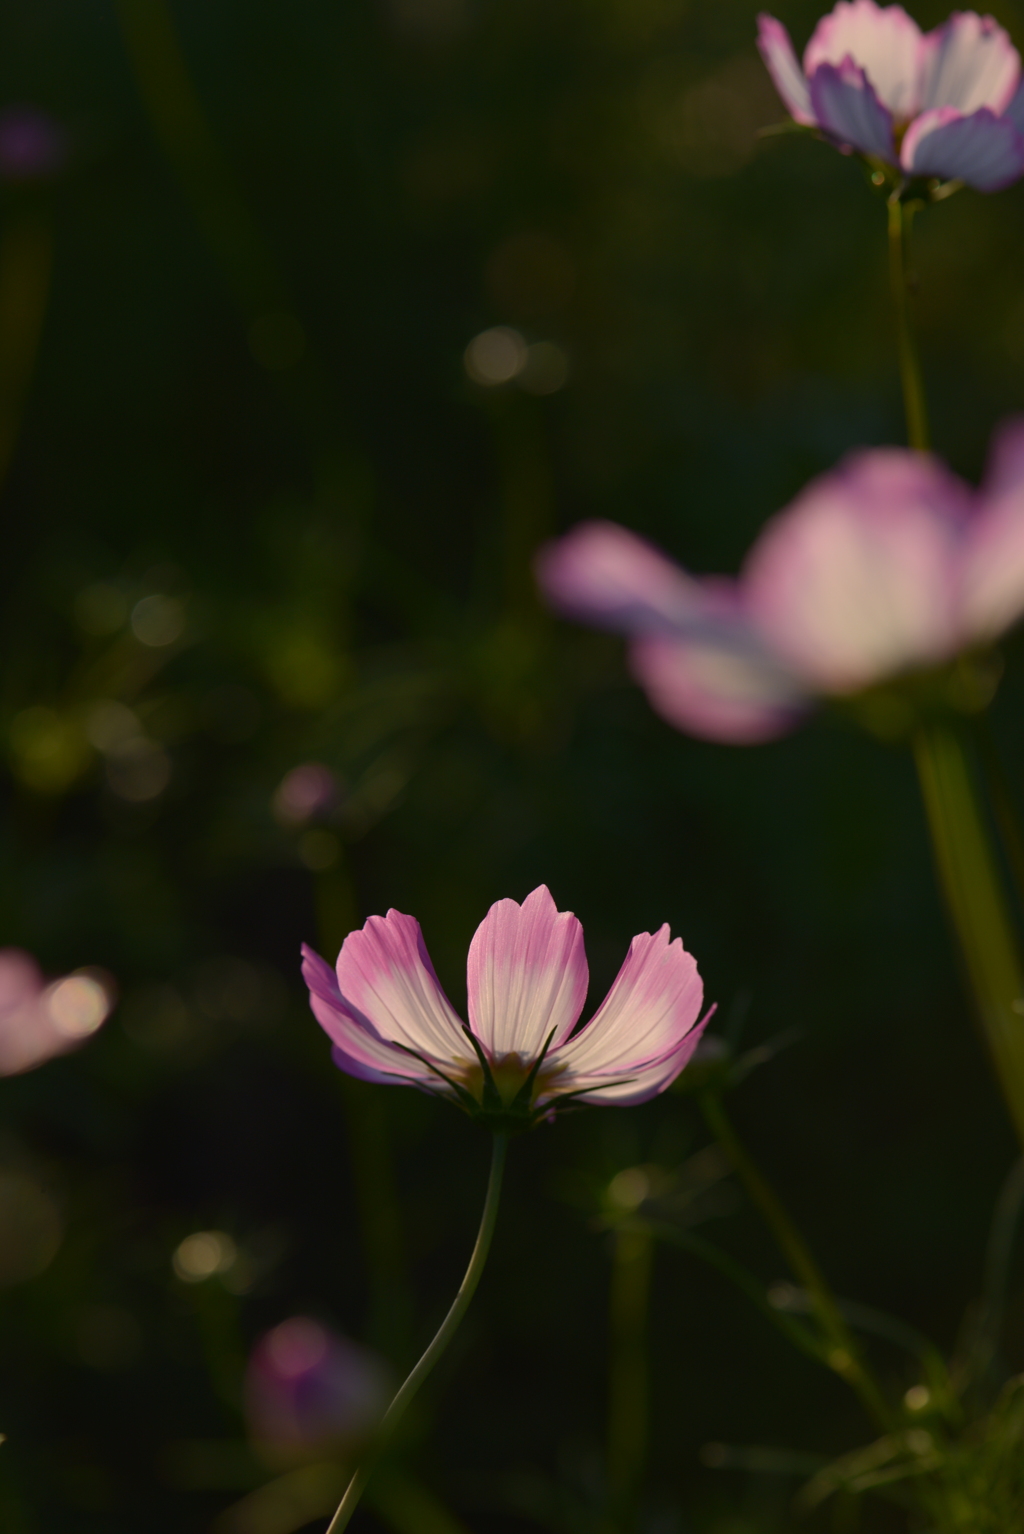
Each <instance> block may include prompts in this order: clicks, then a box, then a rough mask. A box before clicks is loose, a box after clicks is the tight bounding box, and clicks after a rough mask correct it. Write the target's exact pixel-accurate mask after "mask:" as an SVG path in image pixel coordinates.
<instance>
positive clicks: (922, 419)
mask: <svg viewBox="0 0 1024 1534" xmlns="http://www.w3.org/2000/svg"><path fill="white" fill-rule="evenodd" d="M913 218H914V204H913V203H905V202H901V201H900V199H899V196H898V195H897V193H895V192H894V193H893V195H892V196H891V197H890V198H889V285H890V287H891V289H892V302H893V309H894V311H895V315H896V340H897V344H898V346H899V355H900V380H901V382H902V384H903V405H904V409H905V411H906V416H907V441H908V442H909V443H910V446H911V447H913V448H917V450H918V451H919V452H921V453H926V452H927V451H928V449H929V447H930V445H931V439H930V435H929V431H928V406H927V403H926V401H925V394H924V381H923V379H922V377H921V364H920V362H919V360H918V356H917V346H916V344H915V342H914V332H913V329H912V327H911V323H910V292H909V281H908V279H909V255H910V226H911V224H912V222H913Z"/></svg>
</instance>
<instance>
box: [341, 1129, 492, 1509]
mask: <svg viewBox="0 0 1024 1534" xmlns="http://www.w3.org/2000/svg"><path fill="white" fill-rule="evenodd" d="M507 1146H508V1140H507V1137H506V1136H505V1135H495V1136H494V1144H493V1147H492V1150H491V1172H490V1177H489V1178H488V1181H487V1196H486V1198H485V1199H484V1210H483V1214H482V1215H481V1217H480V1229H479V1230H478V1231H477V1236H476V1245H475V1246H474V1247H473V1255H472V1256H471V1257H470V1259H469V1267H468V1268H467V1269H466V1276H465V1278H464V1279H463V1280H462V1283H461V1284H460V1285H459V1292H458V1294H457V1295H456V1296H455V1299H454V1300H453V1302H452V1307H451V1309H450V1310H449V1312H448V1314H447V1315H446V1316H445V1318H444V1320H443V1321H442V1322H441V1325H440V1328H439V1329H438V1332H437V1335H436V1336H435V1338H434V1340H433V1342H431V1344H430V1346H429V1347H428V1348H427V1351H426V1352H425V1353H424V1354H423V1357H422V1358H421V1359H420V1361H419V1363H418V1364H417V1365H416V1367H415V1368H414V1369H413V1371H412V1373H411V1374H410V1375H409V1377H408V1379H407V1380H406V1381H405V1383H404V1384H403V1385H402V1387H401V1388H400V1390H399V1391H398V1394H397V1395H396V1396H395V1398H394V1400H393V1401H392V1403H391V1405H390V1406H389V1407H388V1409H387V1411H386V1413H385V1415H384V1420H383V1422H382V1423H381V1425H380V1427H379V1429H378V1431H377V1435H376V1437H375V1439H374V1442H373V1444H372V1445H371V1447H370V1449H369V1450H368V1452H367V1454H366V1456H365V1458H364V1459H363V1462H362V1464H361V1465H360V1466H359V1468H358V1470H357V1471H356V1473H355V1475H354V1476H353V1477H352V1479H351V1481H350V1482H349V1483H348V1489H347V1491H346V1492H345V1495H344V1496H343V1497H342V1499H341V1506H340V1507H339V1508H338V1511H337V1512H336V1513H335V1515H334V1517H333V1518H332V1519H331V1521H330V1523H329V1525H328V1527H327V1530H326V1534H341V1530H342V1529H346V1528H348V1524H349V1520H350V1518H351V1517H352V1514H353V1513H354V1512H355V1510H356V1507H357V1506H358V1504H359V1499H360V1497H361V1496H362V1495H363V1492H364V1491H365V1490H366V1485H367V1482H368V1481H369V1479H370V1476H371V1475H372V1474H373V1470H374V1467H375V1465H376V1463H377V1460H378V1459H379V1458H380V1455H381V1453H382V1452H383V1450H384V1448H385V1447H386V1445H387V1443H388V1442H389V1440H390V1438H391V1436H392V1434H393V1433H394V1431H395V1429H396V1427H397V1426H398V1424H399V1422H401V1420H402V1417H403V1416H404V1415H405V1410H406V1407H407V1406H408V1405H409V1402H410V1401H411V1400H412V1398H413V1396H414V1395H415V1394H416V1392H417V1390H419V1388H420V1386H421V1385H422V1384H423V1381H424V1380H425V1379H426V1377H427V1375H428V1374H429V1373H430V1371H431V1369H432V1368H433V1367H434V1365H435V1364H436V1363H437V1360H438V1359H439V1358H440V1357H441V1354H442V1353H443V1352H444V1350H445V1348H446V1347H447V1346H448V1344H449V1342H451V1340H452V1338H453V1337H454V1335H455V1333H456V1331H457V1330H458V1328H459V1323H460V1321H461V1320H462V1318H463V1316H464V1315H465V1314H466V1311H467V1310H468V1309H469V1302H470V1300H471V1299H472V1298H473V1295H474V1294H475V1292H476V1287H477V1284H479V1282H480V1275H481V1274H482V1273H483V1271H484V1264H485V1263H486V1261H487V1253H488V1252H489V1250H490V1246H491V1237H492V1236H493V1235H494V1226H495V1223H496V1221H497V1218H498V1200H499V1198H500V1196H501V1178H502V1173H503V1172H504V1170H505V1151H506V1149H507Z"/></svg>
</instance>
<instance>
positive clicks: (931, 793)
mask: <svg viewBox="0 0 1024 1534" xmlns="http://www.w3.org/2000/svg"><path fill="white" fill-rule="evenodd" d="M914 756H915V759H916V761H917V772H918V777H919V779H920V782H921V793H922V796H923V798H924V804H925V810H926V812H927V815H928V828H929V830H930V832H931V838H932V847H933V850H934V853H935V863H936V868H937V871H938V875H939V883H940V885H941V887H942V892H943V895H944V896H945V900H946V907H947V910H948V911H949V915H950V919H951V921H952V924H953V927H954V929H955V931H956V935H957V938H958V939H959V942H960V949H961V952H962V954H963V959H964V965H965V967H966V970H967V975H968V978H969V980H970V983H971V988H972V990H973V991H974V998H975V1002H976V1004H977V1008H978V1016H979V1020H980V1022H981V1026H982V1030H983V1032H984V1034H985V1039H986V1042H987V1044H988V1047H989V1052H990V1054H991V1056H992V1062H993V1064H994V1066H995V1069H996V1075H997V1076H998V1078H999V1084H1000V1086H1001V1087H1002V1089H1003V1096H1004V1097H1005V1098H1006V1102H1007V1105H1008V1107H1009V1109H1010V1115H1011V1117H1012V1119H1013V1122H1014V1125H1015V1127H1016V1130H1017V1134H1018V1136H1019V1137H1020V1140H1021V1143H1022V1144H1024V973H1022V969H1021V963H1020V959H1019V957H1018V951H1017V937H1016V933H1015V932H1014V929H1013V922H1012V920H1011V917H1010V913H1009V911H1008V909H1007V902H1006V893H1005V890H1004V887H1003V879H1002V876H1001V873H1000V870H999V866H998V864H997V862H996V859H995V856H994V854H993V851H992V845H991V837H990V834H989V829H988V826H987V824H986V820H985V813H984V808H983V805H982V802H981V794H980V790H979V787H978V784H977V782H976V780H975V775H974V772H973V770H972V764H971V762H970V759H969V758H968V756H967V753H966V752H965V750H964V747H963V744H962V742H961V740H960V737H959V735H958V734H957V733H956V731H955V730H954V729H952V728H951V727H950V726H949V725H945V724H930V725H922V726H921V728H920V729H919V730H918V732H917V735H916V736H915V738H914Z"/></svg>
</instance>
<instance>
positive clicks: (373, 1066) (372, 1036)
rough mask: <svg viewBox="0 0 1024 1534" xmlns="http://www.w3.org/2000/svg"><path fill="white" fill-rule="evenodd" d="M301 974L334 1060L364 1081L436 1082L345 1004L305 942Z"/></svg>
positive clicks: (332, 976)
mask: <svg viewBox="0 0 1024 1534" xmlns="http://www.w3.org/2000/svg"><path fill="white" fill-rule="evenodd" d="M302 976H303V979H304V980H305V982H306V984H307V986H308V987H309V1004H310V1007H311V1008H312V1011H313V1016H314V1017H315V1018H316V1020H317V1022H318V1023H319V1024H320V1026H321V1028H322V1029H323V1030H324V1032H325V1033H326V1034H327V1036H328V1038H329V1039H330V1040H331V1042H332V1044H333V1045H334V1048H333V1050H332V1054H333V1055H334V1061H335V1064H336V1065H338V1066H340V1067H341V1069H342V1070H343V1071H347V1072H348V1074H349V1075H350V1076H358V1077H360V1078H361V1079H362V1080H363V1081H382V1082H392V1083H393V1082H394V1081H395V1080H396V1078H404V1079H406V1080H409V1081H413V1082H428V1081H430V1082H432V1083H434V1082H436V1083H437V1085H438V1086H440V1085H441V1081H440V1078H439V1077H437V1076H436V1075H434V1073H433V1072H432V1071H430V1070H429V1068H428V1067H427V1066H425V1065H423V1064H422V1063H421V1062H420V1061H419V1060H416V1059H414V1058H413V1056H412V1055H409V1054H406V1053H405V1051H404V1050H401V1049H397V1048H396V1047H395V1046H394V1045H393V1044H388V1043H386V1042H385V1040H383V1039H381V1038H379V1037H378V1035H377V1034H376V1033H374V1032H373V1031H372V1029H370V1028H367V1027H366V1026H365V1025H364V1024H363V1023H362V1022H360V1021H359V1020H357V1019H356V1018H355V1017H354V1016H353V1015H352V1013H351V1012H350V1011H349V1010H348V1008H347V1007H346V1006H345V1003H344V1000H343V999H342V995H341V992H340V991H339V989H338V982H337V977H336V976H335V973H334V970H333V969H332V968H331V966H330V965H329V964H328V963H327V961H326V959H322V958H321V957H320V955H319V954H318V953H315V952H314V951H313V949H312V948H310V947H308V945H307V944H305V943H303V945H302Z"/></svg>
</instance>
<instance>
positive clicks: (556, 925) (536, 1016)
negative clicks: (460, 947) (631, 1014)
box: [467, 884, 588, 1060]
mask: <svg viewBox="0 0 1024 1534" xmlns="http://www.w3.org/2000/svg"><path fill="white" fill-rule="evenodd" d="M467 978H468V984H469V1021H470V1026H471V1027H472V1029H473V1032H474V1033H475V1034H476V1036H477V1038H478V1039H479V1040H480V1042H481V1044H483V1046H484V1047H485V1049H487V1050H488V1051H489V1052H490V1053H491V1054H492V1055H506V1054H511V1053H513V1052H515V1053H517V1054H520V1055H522V1056H524V1057H525V1058H526V1059H528V1060H534V1059H536V1058H537V1056H538V1055H539V1054H540V1052H541V1049H542V1048H543V1047H544V1041H545V1040H546V1039H547V1037H548V1034H549V1033H551V1031H552V1029H554V1039H553V1041H552V1043H553V1045H557V1044H560V1043H561V1042H562V1040H563V1039H566V1038H568V1036H569V1034H570V1033H571V1032H572V1030H573V1028H574V1027H575V1026H576V1022H577V1019H578V1018H579V1015H580V1013H581V1012H582V1010H583V1003H584V1001H585V1000H586V998H587V979H588V974H587V960H586V955H585V953H584V951H583V928H582V927H581V926H580V923H579V922H578V921H577V919H576V917H575V916H574V915H573V914H572V912H571V911H559V909H558V907H557V906H556V905H555V902H554V900H553V899H552V898H551V892H550V891H549V890H548V888H547V886H546V885H544V884H542V885H541V886H540V887H539V888H538V889H535V890H534V891H533V893H532V894H530V895H527V897H526V899H525V900H524V901H523V903H522V905H521V906H520V905H517V904H516V902H515V901H514V900H499V901H497V902H496V903H495V904H494V905H492V906H491V909H490V910H489V911H488V913H487V915H486V916H485V917H484V919H483V921H482V922H481V923H480V925H479V927H478V928H477V929H476V932H475V933H474V935H473V941H472V943H471V944H470V946H469V961H468V964H467Z"/></svg>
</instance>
